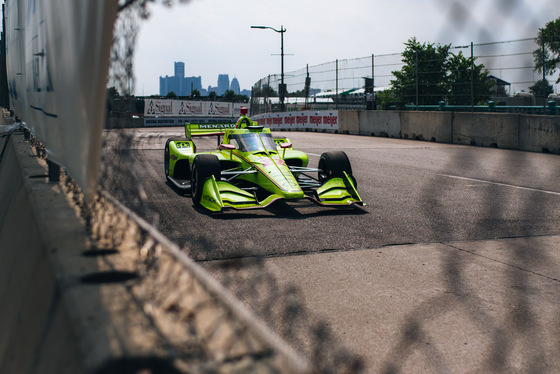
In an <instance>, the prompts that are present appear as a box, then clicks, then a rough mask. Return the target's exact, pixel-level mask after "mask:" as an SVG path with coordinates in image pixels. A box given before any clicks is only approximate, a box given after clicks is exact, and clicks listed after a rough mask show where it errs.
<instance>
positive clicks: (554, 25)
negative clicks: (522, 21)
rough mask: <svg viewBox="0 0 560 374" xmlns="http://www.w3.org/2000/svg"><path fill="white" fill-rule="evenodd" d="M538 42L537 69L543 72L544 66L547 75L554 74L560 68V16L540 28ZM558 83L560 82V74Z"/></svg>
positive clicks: (536, 50)
mask: <svg viewBox="0 0 560 374" xmlns="http://www.w3.org/2000/svg"><path fill="white" fill-rule="evenodd" d="M537 44H538V45H539V46H540V48H539V49H535V50H534V51H533V58H534V60H535V70H536V71H538V72H541V73H542V71H543V67H544V72H545V74H546V75H552V74H554V73H555V72H556V70H558V69H560V18H557V19H556V20H554V21H550V22H549V23H547V24H546V26H545V27H544V28H542V29H539V33H538V35H537ZM543 47H544V53H543ZM543 57H544V63H543ZM556 83H560V75H559V76H558V79H557V80H556Z"/></svg>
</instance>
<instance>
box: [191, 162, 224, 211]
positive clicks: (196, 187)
mask: <svg viewBox="0 0 560 374" xmlns="http://www.w3.org/2000/svg"><path fill="white" fill-rule="evenodd" d="M212 175H213V176H214V178H215V179H216V181H219V180H220V175H221V173H220V161H219V160H218V157H216V156H215V155H205V154H203V155H197V156H196V157H195V158H194V161H193V166H192V171H191V188H192V190H191V194H192V199H193V203H194V205H195V206H200V200H201V198H202V189H203V187H204V182H206V180H207V179H208V178H211V177H212Z"/></svg>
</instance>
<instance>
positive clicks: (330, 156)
mask: <svg viewBox="0 0 560 374" xmlns="http://www.w3.org/2000/svg"><path fill="white" fill-rule="evenodd" d="M318 169H319V172H318V177H319V178H318V179H319V182H320V183H325V182H326V181H328V180H329V179H331V178H341V177H343V176H344V172H346V174H348V176H349V177H350V178H352V180H353V181H354V184H356V183H355V181H356V180H355V179H354V177H353V176H352V166H351V165H350V160H349V159H348V156H347V155H346V153H344V152H342V151H333V152H325V153H323V154H322V155H321V158H320V159H319V167H318Z"/></svg>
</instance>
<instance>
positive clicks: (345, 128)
mask: <svg viewBox="0 0 560 374" xmlns="http://www.w3.org/2000/svg"><path fill="white" fill-rule="evenodd" d="M338 129H339V130H338V131H339V132H340V133H342V134H351V135H359V134H360V121H359V116H358V111H357V110H340V111H339V112H338Z"/></svg>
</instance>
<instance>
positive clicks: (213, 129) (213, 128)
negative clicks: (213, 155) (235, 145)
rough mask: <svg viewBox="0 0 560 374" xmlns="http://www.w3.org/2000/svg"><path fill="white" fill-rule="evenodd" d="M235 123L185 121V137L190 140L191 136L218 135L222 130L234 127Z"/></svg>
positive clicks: (221, 133)
mask: <svg viewBox="0 0 560 374" xmlns="http://www.w3.org/2000/svg"><path fill="white" fill-rule="evenodd" d="M234 128H235V123H199V124H196V123H188V122H186V123H185V137H186V138H187V140H191V139H192V137H193V136H220V135H224V130H226V129H234Z"/></svg>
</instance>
